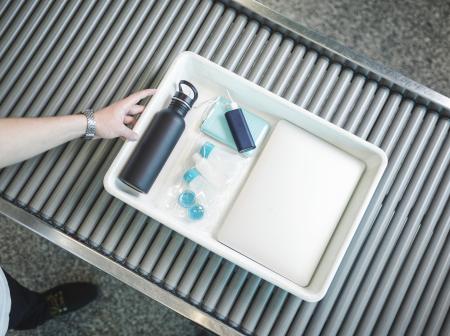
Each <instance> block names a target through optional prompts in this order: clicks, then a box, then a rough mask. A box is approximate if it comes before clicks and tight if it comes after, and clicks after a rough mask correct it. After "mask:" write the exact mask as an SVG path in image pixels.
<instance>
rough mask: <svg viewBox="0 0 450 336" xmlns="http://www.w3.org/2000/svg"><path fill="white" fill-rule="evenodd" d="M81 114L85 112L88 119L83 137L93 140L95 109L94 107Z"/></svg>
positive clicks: (82, 112) (83, 112)
mask: <svg viewBox="0 0 450 336" xmlns="http://www.w3.org/2000/svg"><path fill="white" fill-rule="evenodd" d="M80 113H81V114H84V116H85V117H86V119H87V127H86V133H85V134H84V137H83V139H86V140H91V139H93V138H94V137H95V130H96V127H95V118H94V111H93V110H92V109H87V110H84V111H81V112H80Z"/></svg>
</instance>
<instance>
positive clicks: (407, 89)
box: [221, 0, 450, 117]
mask: <svg viewBox="0 0 450 336" xmlns="http://www.w3.org/2000/svg"><path fill="white" fill-rule="evenodd" d="M221 1H222V2H224V3H225V4H227V5H230V6H232V7H235V8H236V9H238V10H240V11H242V12H244V13H245V14H247V15H248V16H249V17H253V18H255V19H258V20H259V21H260V22H262V23H266V24H267V25H268V26H269V27H275V28H276V29H277V30H278V31H280V32H281V33H284V34H285V35H286V36H288V37H290V38H292V39H293V40H295V41H298V42H300V43H303V44H304V45H306V46H307V47H310V48H312V49H314V50H317V51H318V52H320V53H321V54H324V55H325V56H328V57H329V58H330V59H332V60H333V61H336V62H340V63H343V65H344V66H346V67H348V68H351V69H353V70H354V71H356V72H358V73H361V74H363V75H365V76H367V77H368V78H370V79H373V80H376V81H379V82H380V84H381V85H384V86H386V87H388V88H390V89H391V90H393V91H396V92H399V93H400V94H403V95H404V96H405V97H406V98H410V99H413V100H416V101H417V102H418V103H419V104H422V105H424V106H426V107H428V108H430V109H432V110H435V111H436V112H438V113H439V114H441V115H442V116H444V117H450V98H449V97H446V96H444V95H443V94H441V93H439V92H436V91H435V90H432V89H430V88H429V87H427V86H425V85H423V84H420V83H418V82H416V81H414V80H412V79H410V78H408V77H406V76H404V75H402V74H401V73H399V72H398V71H396V70H393V69H391V68H389V67H387V66H385V65H382V64H380V63H378V62H375V61H374V60H372V59H370V58H369V57H367V56H366V55H364V54H361V53H358V52H355V51H354V50H352V49H350V48H348V47H346V46H344V45H342V44H341V43H339V42H337V41H336V40H334V39H333V38H330V37H328V36H325V35H323V34H321V33H318V32H315V31H313V30H311V29H309V28H307V27H305V26H303V25H301V24H300V23H298V22H295V21H293V20H291V19H289V18H287V17H286V16H284V15H282V14H280V13H278V12H275V11H274V10H272V9H270V8H269V7H267V6H265V5H263V4H261V3H259V2H258V1H255V0H221Z"/></svg>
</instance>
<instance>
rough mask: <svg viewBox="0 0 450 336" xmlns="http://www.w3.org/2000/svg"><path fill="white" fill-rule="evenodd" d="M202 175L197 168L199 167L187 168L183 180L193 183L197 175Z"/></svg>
mask: <svg viewBox="0 0 450 336" xmlns="http://www.w3.org/2000/svg"><path fill="white" fill-rule="evenodd" d="M199 175H200V172H199V171H198V170H197V168H195V167H194V168H190V169H188V170H186V172H185V173H184V175H183V180H184V181H185V182H186V183H191V182H192V181H193V180H194V179H195V178H196V177H197V176H199Z"/></svg>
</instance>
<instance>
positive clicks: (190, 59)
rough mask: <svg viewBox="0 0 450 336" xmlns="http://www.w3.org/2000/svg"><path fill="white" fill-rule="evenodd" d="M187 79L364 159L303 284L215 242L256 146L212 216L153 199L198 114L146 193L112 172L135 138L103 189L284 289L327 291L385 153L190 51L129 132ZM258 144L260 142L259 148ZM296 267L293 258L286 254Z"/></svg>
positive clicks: (313, 297)
mask: <svg viewBox="0 0 450 336" xmlns="http://www.w3.org/2000/svg"><path fill="white" fill-rule="evenodd" d="M181 79H186V80H188V81H190V82H191V83H193V84H194V85H195V86H196V87H197V89H198V91H199V99H198V102H197V104H201V102H204V101H207V100H208V99H211V98H213V97H217V96H223V95H226V90H227V89H228V90H229V91H230V93H231V95H232V96H233V98H234V100H236V101H237V102H239V103H240V104H241V105H242V106H243V107H244V108H245V109H246V110H248V111H250V112H252V113H255V114H259V115H261V116H262V117H263V118H264V119H266V120H267V121H268V122H269V123H271V124H272V126H273V125H274V124H275V123H276V122H277V121H278V120H279V119H285V120H287V121H290V122H291V123H293V124H296V125H298V126H300V127H302V128H303V129H305V130H307V131H308V132H310V133H312V134H314V135H316V136H318V137H320V138H322V139H323V140H325V141H328V142H329V143H331V144H333V145H335V146H336V147H338V148H340V149H342V150H344V151H346V152H348V153H350V154H351V155H353V156H355V157H356V158H358V159H360V160H361V161H363V162H364V163H365V165H366V169H365V171H364V173H363V175H362V177H361V179H360V181H359V183H358V186H357V187H356V189H355V192H354V194H353V196H352V198H351V200H350V202H349V203H348V206H347V208H346V210H345V212H344V214H343V215H342V217H341V219H340V221H339V224H338V225H337V227H336V230H335V232H334V234H333V236H332V238H331V240H330V242H329V244H328V246H327V248H326V251H325V253H324V255H323V257H322V259H321V260H320V263H319V265H318V267H317V269H316V271H315V273H314V275H313V277H312V279H311V282H310V283H309V285H308V286H307V287H301V286H299V285H297V284H295V283H294V282H292V281H290V280H288V279H286V278H284V277H282V276H281V275H279V274H277V273H275V272H273V271H271V270H270V269H267V268H266V267H264V266H262V265H260V264H258V263H256V262H254V261H253V260H251V259H249V258H247V257H245V256H244V255H242V254H240V253H238V252H236V251H234V250H232V249H230V248H229V247H227V246H225V245H223V244H221V243H220V242H218V241H217V240H216V238H215V237H216V232H217V229H218V227H219V226H220V224H221V223H222V221H223V219H224V216H225V215H226V213H227V210H228V209H229V208H230V206H231V205H232V204H233V200H234V199H235V198H236V196H237V194H238V192H239V190H240V188H241V186H242V184H243V183H244V181H245V179H246V178H247V176H248V175H249V174H250V173H251V168H252V166H253V163H254V160H255V159H257V156H258V154H259V153H260V152H261V150H263V148H259V151H258V152H257V153H256V155H255V156H254V157H252V158H250V159H248V160H246V161H245V167H244V169H242V172H241V174H240V176H239V178H238V179H237V181H236V183H235V185H234V186H233V188H231V190H229V192H227V195H226V197H225V199H224V203H223V208H222V210H221V211H220V212H218V213H216V214H215V215H214V216H210V217H208V218H205V219H204V220H203V221H202V222H203V223H200V222H198V223H197V222H193V223H186V221H185V220H181V219H180V218H179V217H177V216H175V215H173V214H172V215H171V214H170V213H169V212H168V211H164V209H162V208H161V206H160V205H158V199H159V198H160V197H161V192H164V190H165V188H166V187H167V186H165V184H167V181H168V179H170V178H171V177H173V176H174V175H175V174H179V169H180V167H185V166H186V162H185V161H186V153H187V152H189V151H191V149H192V145H193V142H195V141H196V139H198V137H199V136H200V134H201V132H200V130H199V125H200V123H201V119H202V113H199V111H198V110H197V111H196V110H195V109H194V110H192V111H190V112H189V113H188V114H187V116H186V118H185V121H186V130H185V132H184V133H183V135H182V137H181V138H180V140H179V142H178V144H177V145H176V147H175V149H174V151H173V152H172V154H171V156H170V157H169V159H168V161H167V162H166V164H165V166H164V168H163V171H162V172H161V173H160V175H159V176H158V178H157V180H156V181H155V184H154V185H153V187H152V189H151V190H150V192H149V193H148V194H138V193H136V192H131V190H130V188H129V187H127V186H125V185H124V184H123V183H122V182H120V181H119V179H118V178H117V176H118V175H119V172H120V171H121V169H122V167H123V165H124V164H125V162H126V161H127V159H128V157H129V156H130V154H131V152H132V151H133V149H134V146H135V143H134V142H126V143H125V144H124V145H123V147H122V148H121V150H120V152H119V153H118V154H117V157H116V158H115V160H114V162H113V163H112V165H111V167H110V168H109V170H108V172H107V173H106V175H105V178H104V186H105V189H106V190H107V191H108V192H109V193H110V194H112V195H113V196H115V197H117V198H119V199H120V200H122V201H123V202H125V203H127V204H129V205H130V206H132V207H134V208H136V209H137V210H139V211H141V212H143V213H145V214H147V215H148V216H150V217H152V218H154V219H156V220H157V221H159V222H161V223H162V224H164V225H166V226H167V227H169V228H171V229H173V230H175V231H177V232H178V233H180V234H182V235H184V236H186V237H187V238H189V239H191V240H193V241H195V242H196V243H198V244H200V245H202V246H204V247H205V248H207V249H209V250H211V251H213V252H215V253H217V254H219V255H221V256H222V257H224V258H226V259H228V260H230V261H231V262H233V263H235V264H237V265H239V266H241V267H243V268H244V269H246V270H248V271H250V272H252V273H254V274H256V275H258V276H260V277H261V278H263V279H266V280H267V281H269V282H271V283H273V284H275V285H277V286H279V287H281V288H283V289H285V290H287V291H288V292H290V293H292V294H294V295H296V296H298V297H300V298H301V299H304V300H307V301H318V300H320V299H321V298H322V297H323V296H324V295H325V293H326V291H327V289H328V287H329V285H330V283H331V281H332V279H333V277H334V275H335V273H336V271H337V269H338V267H339V264H340V262H341V260H342V258H343V256H344V254H345V251H346V249H347V247H348V245H349V244H350V241H351V239H352V237H353V235H354V233H355V231H356V229H357V227H358V224H359V222H360V220H361V218H362V216H363V214H364V211H365V210H366V208H367V205H368V203H369V201H370V199H371V197H372V195H373V193H374V191H375V188H376V186H377V184H378V182H379V180H380V178H381V176H382V174H383V171H384V169H385V167H386V164H387V157H386V155H385V153H384V152H383V151H382V150H381V149H379V148H378V147H376V146H374V145H372V144H370V143H368V142H366V141H364V140H362V139H360V138H358V137H356V136H354V135H353V134H351V133H349V132H347V131H345V130H343V129H341V128H339V127H337V126H335V125H333V124H331V123H329V122H327V121H325V120H323V119H321V118H319V117H317V116H315V115H313V114H311V113H309V112H307V111H306V110H304V109H302V108H300V107H299V106H297V105H294V104H292V103H290V102H288V101H286V100H285V99H283V98H281V97H279V96H277V95H274V94H273V93H271V92H269V91H267V90H265V89H263V88H261V87H259V86H258V85H256V84H254V83H252V82H250V81H248V80H246V79H244V78H242V77H240V76H238V75H236V74H234V73H233V72H231V71H228V70H226V69H224V68H222V67H220V66H218V65H216V64H214V63H212V62H210V61H208V60H206V59H204V58H203V57H200V56H198V55H196V54H193V53H190V52H184V53H182V54H180V55H179V56H178V57H177V59H176V60H175V61H174V63H173V64H172V66H171V67H170V69H169V70H168V71H167V73H166V75H165V77H164V79H163V80H162V82H161V84H160V85H159V88H158V92H157V93H156V94H155V96H154V97H153V98H152V99H151V101H150V103H149V104H148V106H147V107H146V109H145V111H144V113H143V114H142V116H141V117H140V118H139V121H138V122H137V124H136V126H135V127H134V130H135V131H136V132H137V133H138V134H142V133H143V132H144V131H145V129H146V127H147V126H148V124H149V123H150V121H151V119H152V117H153V115H154V113H156V112H158V111H159V110H161V109H163V108H164V107H166V106H167V105H168V103H169V102H170V98H171V97H172V95H173V94H174V92H175V90H176V84H177V83H178V82H179V81H180V80H181ZM260 147H263V146H260ZM291 262H292V265H293V266H292V267H295V257H293V258H292V260H291Z"/></svg>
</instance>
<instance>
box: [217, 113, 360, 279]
mask: <svg viewBox="0 0 450 336" xmlns="http://www.w3.org/2000/svg"><path fill="white" fill-rule="evenodd" d="M364 168H365V165H364V163H363V162H362V161H360V160H358V159H356V158H355V157H353V156H352V155H350V154H348V153H346V152H344V151H342V150H341V149H339V148H337V147H335V146H333V145H332V144H330V143H328V142H326V141H324V140H322V139H320V138H318V137H316V136H315V135H312V134H310V133H308V132H307V131H305V130H303V129H301V128H299V127H297V126H295V125H293V124H291V123H289V122H287V121H284V120H281V121H279V122H278V123H277V125H276V126H275V128H274V130H273V132H272V134H271V136H270V138H269V140H268V141H267V144H266V146H265V147H264V149H263V151H262V153H261V154H260V157H259V158H258V160H257V162H256V163H255V166H254V167H253V169H252V171H251V172H250V175H249V177H248V179H247V181H246V182H245V184H244V186H243V187H242V190H241V191H240V193H239V195H238V197H237V199H236V200H235V202H234V204H233V205H232V206H231V208H230V211H229V213H228V215H227V216H226V217H225V220H224V222H223V224H222V225H221V227H220V228H219V230H218V232H217V240H218V241H220V242H221V243H223V244H225V245H227V246H228V247H230V248H232V249H234V250H236V251H237V252H239V253H241V254H243V255H244V256H246V257H248V258H250V259H252V260H254V261H256V262H258V263H260V264H262V265H263V266H265V267H267V268H269V269H270V270H272V271H274V272H277V273H278V274H280V275H281V276H284V277H285V278H287V279H289V280H291V281H293V282H295V283H296V284H298V285H300V286H303V287H306V286H308V284H309V282H310V280H311V278H312V276H313V274H314V271H315V269H316V267H317V265H318V264H319V262H320V258H321V256H322V254H323V253H324V251H325V249H326V247H327V244H328V242H329V240H330V238H331V236H332V234H333V231H334V229H335V227H336V225H337V224H338V222H339V220H340V218H341V216H342V214H343V212H344V210H345V208H346V206H347V203H348V202H349V200H350V198H351V197H352V194H353V191H354V190H355V188H356V186H357V184H358V181H359V179H360V177H361V175H362V173H363V171H364Z"/></svg>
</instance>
